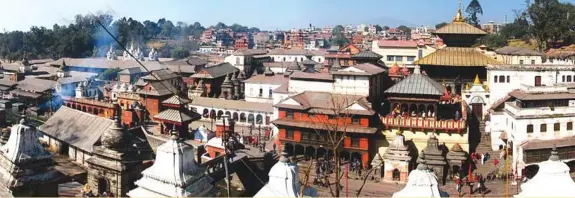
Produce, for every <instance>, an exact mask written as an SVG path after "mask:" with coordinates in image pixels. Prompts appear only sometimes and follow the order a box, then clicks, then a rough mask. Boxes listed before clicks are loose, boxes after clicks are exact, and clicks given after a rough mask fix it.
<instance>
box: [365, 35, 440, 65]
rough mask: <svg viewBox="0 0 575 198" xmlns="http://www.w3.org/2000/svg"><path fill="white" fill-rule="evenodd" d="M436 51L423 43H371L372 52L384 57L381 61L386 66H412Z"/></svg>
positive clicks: (391, 41) (378, 41)
mask: <svg viewBox="0 0 575 198" xmlns="http://www.w3.org/2000/svg"><path fill="white" fill-rule="evenodd" d="M435 50H436V49H435V48H433V47H432V46H430V45H426V44H425V43H424V42H421V41H396V40H377V41H373V42H372V43H371V51H373V52H375V53H378V54H379V55H381V56H383V57H382V58H381V60H382V61H383V62H384V63H385V65H393V64H395V63H397V64H401V65H411V64H412V63H413V62H414V61H416V60H418V59H420V58H423V57H425V56H427V55H428V54H431V53H433V52H435Z"/></svg>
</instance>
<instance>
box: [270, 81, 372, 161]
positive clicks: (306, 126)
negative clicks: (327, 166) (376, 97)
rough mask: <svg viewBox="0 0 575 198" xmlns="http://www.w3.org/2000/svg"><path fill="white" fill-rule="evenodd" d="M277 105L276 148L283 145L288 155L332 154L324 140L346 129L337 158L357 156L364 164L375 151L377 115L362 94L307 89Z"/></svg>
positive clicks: (353, 158)
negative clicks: (310, 90) (277, 140)
mask: <svg viewBox="0 0 575 198" xmlns="http://www.w3.org/2000/svg"><path fill="white" fill-rule="evenodd" d="M276 107H277V108H278V111H279V118H278V119H277V120H275V121H273V123H274V124H275V125H276V126H277V127H278V129H279V134H278V137H279V142H280V145H278V148H280V149H281V147H282V146H283V145H285V146H286V147H287V151H288V152H289V153H290V155H294V154H295V155H304V156H308V157H325V156H333V155H334V153H333V151H332V150H331V148H329V145H328V144H327V143H326V138H327V137H328V134H329V133H330V132H331V133H332V132H333V131H338V132H345V139H344V141H343V145H341V146H342V147H341V150H340V153H339V155H340V157H342V158H345V159H346V160H349V159H352V160H355V159H358V160H360V161H361V162H362V165H363V166H367V165H368V162H369V160H370V158H371V157H372V156H373V155H375V153H377V147H376V146H375V142H374V140H375V139H376V138H374V137H376V136H378V135H379V134H378V133H376V132H377V131H378V128H376V126H377V125H378V124H377V123H378V118H377V116H376V113H375V111H373V110H372V109H371V104H369V102H368V101H367V100H366V99H365V97H362V96H357V95H343V94H333V93H325V92H309V91H308V92H303V93H300V94H297V95H295V96H292V97H290V98H287V99H286V100H283V101H282V102H280V103H278V104H277V105H276ZM334 112H336V113H334ZM336 114H339V115H340V116H337V115H336Z"/></svg>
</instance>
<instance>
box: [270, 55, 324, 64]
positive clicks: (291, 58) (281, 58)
mask: <svg viewBox="0 0 575 198" xmlns="http://www.w3.org/2000/svg"><path fill="white" fill-rule="evenodd" d="M270 58H273V61H274V62H293V61H295V60H297V62H302V61H303V60H305V59H307V58H306V57H305V56H304V55H270ZM284 58H285V59H284ZM311 59H312V60H314V61H315V62H318V63H323V61H325V57H324V56H312V57H311Z"/></svg>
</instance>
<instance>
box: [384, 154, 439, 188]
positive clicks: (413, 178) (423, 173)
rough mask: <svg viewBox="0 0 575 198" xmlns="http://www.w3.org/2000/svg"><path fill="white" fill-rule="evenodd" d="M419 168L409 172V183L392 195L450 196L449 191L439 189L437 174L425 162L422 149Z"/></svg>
mask: <svg viewBox="0 0 575 198" xmlns="http://www.w3.org/2000/svg"><path fill="white" fill-rule="evenodd" d="M418 163H419V165H417V169H415V170H412V171H411V173H409V177H408V179H407V185H405V187H404V188H403V189H401V190H400V191H399V192H396V193H393V196H392V197H448V196H449V195H447V193H445V192H440V191H439V183H438V182H437V176H436V175H435V174H434V173H433V172H431V171H430V170H429V167H427V165H426V164H425V163H426V162H425V153H424V152H423V151H421V154H420V155H419V160H418Z"/></svg>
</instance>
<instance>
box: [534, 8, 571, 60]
mask: <svg viewBox="0 0 575 198" xmlns="http://www.w3.org/2000/svg"><path fill="white" fill-rule="evenodd" d="M567 11H568V10H567V9H566V7H565V5H563V4H561V3H559V1H558V0H534V1H533V3H531V4H530V5H529V7H528V8H527V14H528V16H529V19H530V22H531V26H530V33H531V34H532V35H533V36H534V37H535V39H536V40H537V44H538V48H539V50H540V51H544V50H547V49H548V48H549V46H547V42H551V43H556V41H557V40H559V39H561V38H562V37H563V36H564V35H565V31H568V22H567V18H568V17H569V12H567Z"/></svg>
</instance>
